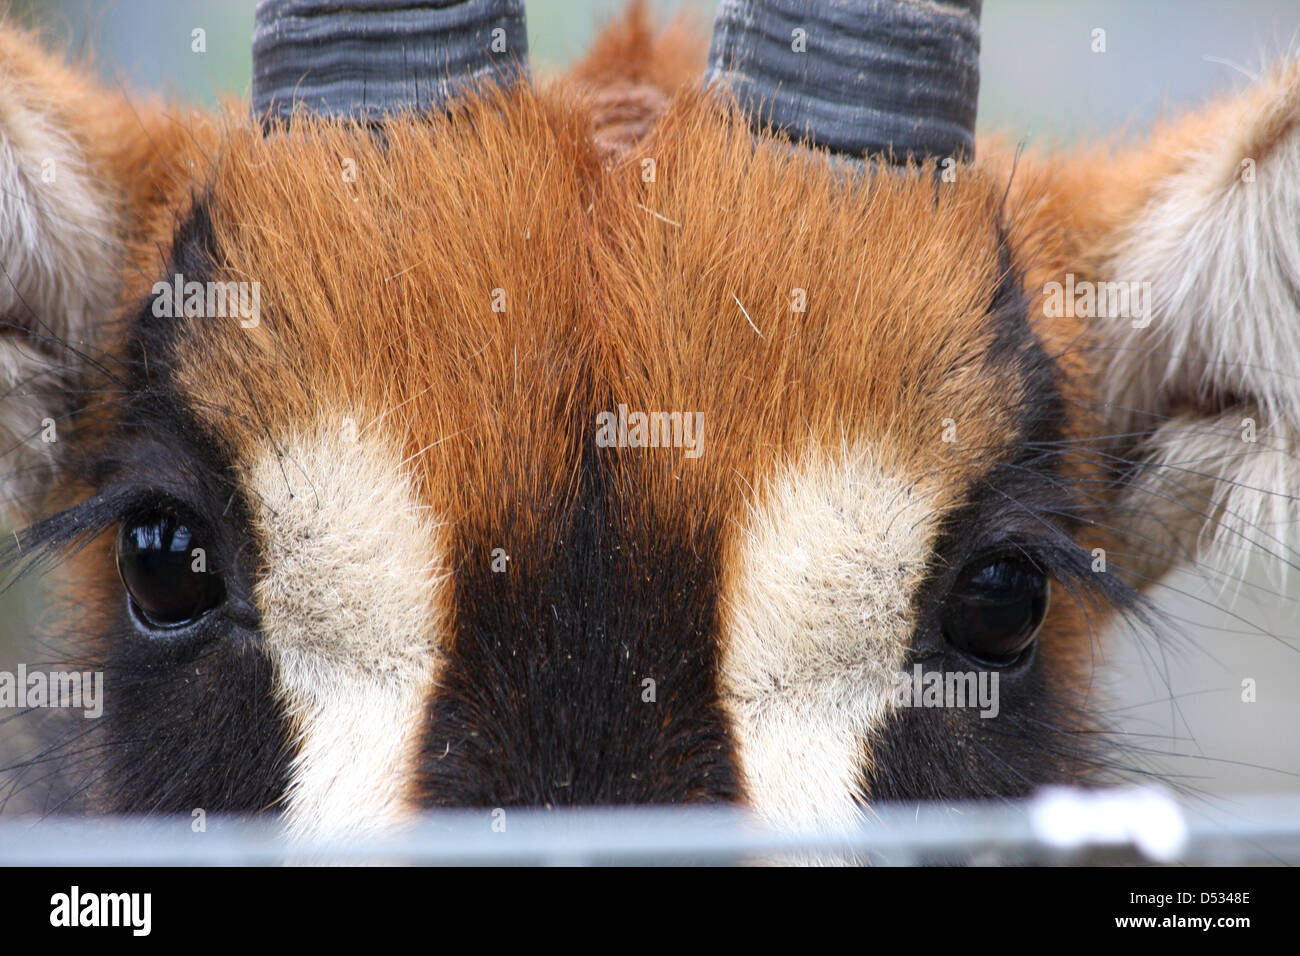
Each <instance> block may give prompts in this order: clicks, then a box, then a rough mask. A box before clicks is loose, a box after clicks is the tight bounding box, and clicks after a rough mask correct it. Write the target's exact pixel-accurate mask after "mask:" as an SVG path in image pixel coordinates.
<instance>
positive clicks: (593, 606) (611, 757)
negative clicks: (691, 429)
mask: <svg viewBox="0 0 1300 956" xmlns="http://www.w3.org/2000/svg"><path fill="white" fill-rule="evenodd" d="M610 407H612V406H610ZM589 434H590V433H589ZM591 442H592V439H591V438H590V437H588V438H586V439H585V440H584V448H583V452H582V455H583V459H582V460H583V467H582V470H581V476H580V482H581V487H580V489H579V492H578V495H577V504H576V507H574V508H573V509H572V510H571V511H570V512H568V513H565V514H558V515H556V516H555V517H554V520H555V528H556V531H555V533H554V534H553V536H552V537H549V538H546V539H545V540H539V539H536V538H532V539H530V536H529V535H528V534H527V533H526V532H525V531H523V530H522V522H516V523H515V524H514V526H507V527H482V528H466V529H464V530H463V531H462V532H461V535H460V539H459V542H458V544H457V545H456V555H457V562H456V564H457V567H458V574H457V578H456V599H455V614H456V629H455V637H454V644H453V647H452V649H451V654H450V661H449V663H448V666H447V669H446V672H445V674H444V677H443V679H442V680H441V681H440V686H439V689H438V690H437V691H436V692H435V696H434V701H433V706H432V713H431V716H430V724H429V729H428V732H427V734H426V736H425V742H424V748H423V759H422V767H421V770H422V780H421V783H422V787H423V794H422V798H423V800H424V802H425V803H427V804H429V805H435V806H436V805H466V804H467V805H471V806H502V805H509V804H540V805H561V804H622V803H676V802H684V801H698V802H717V801H730V800H735V799H737V798H738V796H739V785H738V783H737V775H736V771H735V765H734V758H733V754H732V744H731V741H730V739H729V735H728V731H727V726H726V721H725V718H724V716H723V714H722V711H721V709H720V707H719V705H718V702H717V701H718V696H717V690H716V685H717V676H716V673H717V660H716V631H717V602H718V582H717V580H716V569H717V564H716V558H717V535H716V531H715V530H714V529H707V530H705V531H702V532H700V531H697V532H696V533H694V534H692V533H691V532H689V531H688V530H687V524H688V522H682V521H680V519H678V520H674V519H673V518H672V517H671V516H670V515H663V514H656V513H654V512H653V511H652V509H651V508H649V507H648V506H646V505H644V504H639V503H638V499H637V496H635V495H627V494H626V490H627V486H626V484H625V485H624V487H623V488H622V489H620V488H619V471H618V463H617V456H619V455H635V454H637V453H638V452H637V451H635V450H632V451H627V450H623V451H620V450H617V449H601V450H597V449H595V448H594V447H593V446H592V444H591ZM651 454H653V452H651ZM620 490H621V491H622V492H624V493H623V494H620ZM532 507H545V505H544V504H538V503H530V502H521V503H520V509H521V510H522V509H524V508H532ZM498 545H499V546H501V547H503V548H505V549H506V550H507V551H508V552H509V553H510V555H511V560H510V562H509V570H508V571H507V572H505V573H494V572H493V571H492V570H491V562H490V557H489V554H488V553H487V549H489V548H491V547H493V546H498ZM646 680H653V681H654V685H653V687H654V698H655V699H654V701H648V700H646V699H645V697H646V696H648V695H647V690H648V687H647V685H645V684H644V683H643V682H644V681H646Z"/></svg>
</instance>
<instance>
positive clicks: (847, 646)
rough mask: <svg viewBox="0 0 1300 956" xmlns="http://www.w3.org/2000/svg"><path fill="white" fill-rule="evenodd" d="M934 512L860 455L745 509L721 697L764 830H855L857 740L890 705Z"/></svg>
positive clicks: (822, 466) (832, 463)
mask: <svg viewBox="0 0 1300 956" xmlns="http://www.w3.org/2000/svg"><path fill="white" fill-rule="evenodd" d="M936 515H937V509H936V508H935V506H934V500H933V496H932V495H930V494H927V492H926V491H925V490H924V488H923V486H920V485H910V484H908V483H906V482H905V481H903V480H902V479H900V478H899V477H897V476H896V475H893V474H890V473H889V472H887V471H885V470H882V469H881V468H880V467H878V466H877V465H876V464H875V463H874V462H873V460H872V457H871V456H870V454H868V453H866V452H857V453H849V454H847V455H845V456H844V457H843V458H840V459H835V460H831V459H817V460H812V461H809V462H807V463H805V464H804V465H802V466H800V467H798V468H792V469H789V470H788V471H787V472H786V473H784V474H782V475H780V476H777V477H776V478H775V479H774V480H773V481H772V483H771V491H770V493H769V494H768V495H766V496H765V497H764V499H763V500H762V501H761V502H759V503H757V504H751V506H750V511H749V514H748V516H747V520H746V521H745V522H744V526H743V527H742V528H741V529H739V530H738V531H737V532H736V533H737V534H738V535H739V537H738V538H737V539H736V541H735V548H734V550H733V551H732V554H733V555H734V557H733V560H735V561H736V562H737V563H736V565H735V567H734V571H733V576H732V577H731V580H730V583H729V584H728V585H726V588H727V593H726V595H725V605H724V606H725V615H726V622H725V637H724V643H723V653H722V686H723V696H724V699H725V701H726V704H727V707H728V709H729V710H730V712H731V714H732V719H733V721H734V730H735V739H736V746H737V752H738V760H739V764H740V770H741V774H742V776H743V778H744V780H745V784H746V789H747V795H748V798H749V801H750V804H751V805H752V806H753V808H754V809H755V811H756V812H757V813H759V814H760V815H761V816H763V817H764V818H766V819H767V820H768V821H769V822H771V823H773V824H776V825H780V826H787V827H803V828H809V827H837V826H843V825H848V824H851V823H853V822H855V821H856V820H857V818H858V816H859V813H860V811H859V810H858V808H857V805H856V804H857V801H858V800H859V799H860V798H861V768H862V762H863V756H864V752H865V751H864V739H865V738H866V737H867V735H868V734H869V733H870V732H871V730H872V729H873V728H874V727H876V726H878V725H879V724H880V722H881V721H882V719H883V718H884V716H885V715H886V714H887V713H888V709H889V708H890V707H891V706H892V699H893V697H892V694H891V693H890V690H891V688H892V686H893V682H894V679H895V676H896V675H897V673H898V672H899V671H900V670H901V669H902V666H903V655H904V653H905V651H906V648H907V642H908V639H909V637H910V635H911V633H912V629H913V614H912V605H911V601H912V596H913V592H914V591H915V589H916V587H917V586H918V584H919V583H920V581H921V579H922V578H923V576H924V574H925V568H926V562H927V559H928V558H929V554H930V550H931V548H932V546H933V542H934V538H935V534H936V530H937V517H936Z"/></svg>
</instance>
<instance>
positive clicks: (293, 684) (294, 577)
mask: <svg viewBox="0 0 1300 956" xmlns="http://www.w3.org/2000/svg"><path fill="white" fill-rule="evenodd" d="M354 420H356V421H364V420H365V419H363V418H356V419H354ZM347 425H348V423H347V422H346V420H345V419H343V418H339V419H338V420H337V421H335V422H333V423H327V424H322V426H321V427H319V428H318V429H316V430H314V431H313V432H312V433H311V434H310V435H296V436H293V437H291V438H290V439H289V440H287V441H286V442H285V443H284V444H283V445H282V449H281V450H282V454H280V455H277V454H276V453H275V452H274V451H273V450H265V451H263V453H261V455H260V457H258V458H257V460H256V461H254V462H253V463H252V465H251V466H250V467H249V468H248V471H247V482H248V489H249V492H250V496H251V500H252V501H253V502H254V508H255V527H256V530H257V533H258V536H259V538H260V541H261V544H262V548H263V554H264V558H265V567H264V570H263V573H262V574H261V575H260V578H259V580H258V581H257V584H256V585H255V590H254V597H255V600H256V603H257V606H258V609H259V610H260V612H261V616H262V624H263V634H264V639H265V641H266V645H267V647H268V649H269V650H270V653H271V655H272V658H273V660H274V661H275V665H276V672H277V678H276V683H277V691H278V694H279V697H280V699H281V701H282V703H283V705H284V707H285V709H286V711H287V713H288V714H289V717H290V720H291V721H292V724H293V728H294V732H295V734H296V746H297V756H296V757H295V759H294V761H293V766H292V769H291V782H290V784H289V790H288V794H287V797H286V806H287V811H286V816H287V820H288V824H289V827H290V830H291V831H292V832H296V833H313V834H337V833H341V832H348V831H354V830H358V829H365V828H369V827H373V826H381V825H385V824H389V823H393V822H397V821H399V820H401V819H402V818H403V817H404V816H405V815H406V814H407V812H408V811H409V810H411V809H413V806H414V804H413V801H412V794H411V792H410V788H411V786H412V780H413V762H414V760H415V759H416V753H417V748H418V744H419V740H420V734H421V730H422V727H423V718H424V704H425V701H426V699H427V696H428V694H429V691H430V688H431V686H432V684H433V681H434V679H435V676H436V672H437V669H438V664H439V661H440V649H441V648H442V647H443V643H442V641H443V640H444V634H445V628H446V621H445V616H446V615H445V605H444V592H443V588H444V587H445V584H446V580H447V574H446V572H445V569H444V567H443V565H442V560H443V558H442V555H443V553H444V552H443V551H442V550H441V548H440V532H439V526H438V525H437V524H436V523H435V522H434V521H433V520H432V518H431V516H430V514H429V512H428V510H427V509H425V508H422V507H421V505H420V503H419V501H418V499H417V496H416V492H415V488H414V486H413V483H412V481H411V480H410V478H409V476H408V475H407V474H406V473H405V472H404V471H403V469H402V467H401V465H400V462H401V456H400V455H399V454H397V451H396V449H395V448H392V447H389V445H388V444H387V443H385V442H384V441H382V440H381V439H379V438H377V437H374V436H368V435H366V434H363V435H362V436H361V437H360V438H357V439H356V440H355V441H349V440H348V438H349V437H351V434H353V433H355V429H351V428H349V427H347Z"/></svg>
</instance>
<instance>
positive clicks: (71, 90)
mask: <svg viewBox="0 0 1300 956" xmlns="http://www.w3.org/2000/svg"><path fill="white" fill-rule="evenodd" d="M111 105H112V104H110V103H109V102H108V98H106V97H105V98H101V97H99V96H98V94H97V93H96V92H95V91H94V90H93V88H92V87H91V86H90V84H89V83H88V82H87V81H85V80H84V79H83V78H81V77H79V76H77V75H75V74H73V73H71V72H69V71H68V70H66V69H64V68H63V67H62V66H61V65H60V64H58V63H56V62H54V61H52V60H50V59H48V58H47V57H45V56H44V55H43V54H41V53H40V51H39V46H38V45H37V44H36V42H35V41H34V39H33V38H32V37H31V36H29V35H27V34H24V33H20V32H18V31H14V30H10V29H7V28H4V27H0V270H3V273H2V274H0V520H4V519H14V518H20V519H21V518H24V517H28V516H30V514H31V511H32V509H33V508H34V507H36V506H37V505H38V504H39V499H40V497H41V496H42V493H43V491H44V490H45V489H46V488H47V487H48V486H49V484H50V481H51V479H52V477H53V475H54V473H55V471H56V468H57V463H58V460H59V458H60V451H61V446H60V442H61V441H62V439H63V426H64V425H65V424H66V418H67V416H68V415H69V413H70V412H71V411H72V408H73V401H72V397H71V396H72V395H73V394H74V390H75V382H76V379H77V376H78V374H79V373H80V371H81V358H80V357H81V356H85V355H86V354H87V353H88V352H90V351H92V350H93V349H94V348H95V340H96V338H97V336H96V326H97V323H98V322H99V321H100V320H101V317H102V316H103V315H105V314H106V313H107V312H108V311H109V310H110V309H111V307H112V304H113V303H114V302H115V301H116V298H117V279H118V275H119V272H120V265H121V258H122V255H123V253H122V242H121V235H122V229H121V226H120V221H121V218H122V205H123V204H122V201H121V195H122V193H123V191H124V184H123V183H121V182H114V181H113V179H114V177H111V176H108V175H106V163H105V153H104V149H103V148H101V147H100V146H98V145H97V142H96V139H97V137H99V136H101V135H102V134H103V133H104V132H105V131H106V130H107V128H108V125H107V119H108V118H107V116H106V111H107V109H108V108H110V106H111ZM105 148H112V149H118V148H120V147H119V144H112V145H111V147H109V146H108V145H107V144H105Z"/></svg>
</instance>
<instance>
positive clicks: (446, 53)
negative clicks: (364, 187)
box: [252, 0, 528, 121]
mask: <svg viewBox="0 0 1300 956" xmlns="http://www.w3.org/2000/svg"><path fill="white" fill-rule="evenodd" d="M527 60H528V34H527V29H526V27H525V23H524V2H523V0H425V2H422V3H413V2H410V0H342V2H340V0H333V2H331V0H261V2H260V3H258V5H257V13H256V16H255V23H254V27H253V92H252V111H253V115H254V116H258V117H270V118H281V119H284V118H287V117H288V116H289V114H290V113H291V112H292V110H293V108H294V105H295V104H297V103H301V104H303V106H305V107H306V108H307V109H308V110H310V111H312V112H314V113H318V114H321V115H325V116H352V117H355V118H358V119H361V120H368V121H374V120H378V119H380V118H382V116H383V114H385V113H391V112H394V111H397V110H405V109H410V110H416V111H428V110H436V109H440V108H442V107H444V106H445V105H446V104H447V103H448V102H450V101H451V100H453V99H455V98H456V97H457V96H458V95H460V94H461V93H463V92H464V91H465V90H466V89H468V88H470V87H473V86H478V85H482V84H485V83H501V84H509V83H512V82H514V81H515V80H516V79H518V78H519V76H520V75H522V74H524V73H525V72H526V70H527Z"/></svg>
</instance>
